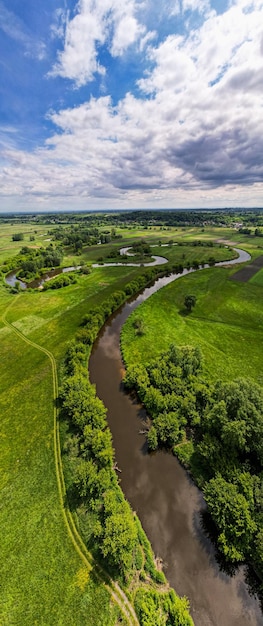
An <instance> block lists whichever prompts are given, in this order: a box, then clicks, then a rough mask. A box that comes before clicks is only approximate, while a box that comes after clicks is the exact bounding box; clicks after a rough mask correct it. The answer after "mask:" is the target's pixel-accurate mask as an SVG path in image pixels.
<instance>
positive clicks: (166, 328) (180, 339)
mask: <svg viewBox="0 0 263 626" xmlns="http://www.w3.org/2000/svg"><path fill="white" fill-rule="evenodd" d="M235 271H236V269H233V268H231V269H225V268H210V269H205V270H201V271H198V272H195V273H193V274H189V275H188V276H185V277H181V278H179V279H178V280H176V281H175V282H173V283H170V284H169V285H167V286H166V287H164V288H162V289H161V290H160V291H159V292H157V293H156V294H154V295H153V296H152V297H151V298H149V300H147V301H146V302H144V303H143V304H142V305H141V306H140V307H139V309H137V310H136V311H134V312H133V314H132V315H131V316H130V317H129V319H128V320H127V322H126V324H125V326H124V328H123V331H122V351H123V355H124V360H125V362H126V363H128V364H129V363H135V362H140V361H143V362H148V361H149V360H150V359H151V358H153V357H156V356H157V355H159V354H160V353H161V352H162V351H165V350H166V349H167V348H168V346H169V345H170V344H171V343H176V344H178V345H180V346H181V345H193V346H197V345H198V346H200V347H201V349H202V352H203V355H204V373H205V374H206V375H207V376H208V377H209V378H211V379H216V378H222V379H224V380H228V379H233V378H236V377H239V376H248V377H251V378H253V379H254V380H256V381H257V382H258V383H260V384H263V373H262V346H263V289H262V285H260V284H256V283H255V282H250V283H238V282H234V281H232V280H231V281H230V280H229V276H230V274H233V273H234V272H235ZM188 294H193V295H195V296H196V305H195V307H194V308H193V309H192V312H191V313H190V314H189V313H187V311H186V309H185V306H184V298H185V296H186V295H188ZM136 318H140V320H142V326H143V334H142V335H138V334H137V333H136V328H135V325H134V320H135V319H136Z"/></svg>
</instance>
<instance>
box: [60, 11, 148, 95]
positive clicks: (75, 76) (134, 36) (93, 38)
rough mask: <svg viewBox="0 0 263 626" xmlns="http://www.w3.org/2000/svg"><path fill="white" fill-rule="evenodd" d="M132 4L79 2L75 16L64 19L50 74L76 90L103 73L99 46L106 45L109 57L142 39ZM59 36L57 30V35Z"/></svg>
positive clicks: (121, 52)
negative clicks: (61, 44)
mask: <svg viewBox="0 0 263 626" xmlns="http://www.w3.org/2000/svg"><path fill="white" fill-rule="evenodd" d="M139 8H140V3H138V2H136V0H79V2H78V4H77V8H76V11H77V12H76V15H74V17H73V18H72V19H70V18H69V16H68V19H67V22H66V27H65V42H64V48H63V50H62V51H61V52H59V54H58V61H57V63H56V64H55V65H54V67H53V70H52V72H51V74H52V75H53V76H62V77H64V78H69V79H71V80H73V81H74V82H75V84H76V85H77V86H78V87H80V86H82V85H84V84H85V83H87V82H89V81H91V80H93V78H94V74H95V73H96V72H100V73H104V71H105V70H104V68H103V67H102V66H101V65H100V63H99V61H98V55H99V46H102V45H104V44H105V45H106V46H107V49H108V50H109V52H110V53H111V55H112V56H113V57H117V56H120V55H122V54H123V53H124V52H125V50H127V48H128V47H129V46H131V45H132V44H134V43H135V42H136V41H137V40H139V39H140V37H142V36H144V35H145V26H143V25H142V24H140V23H139V21H138V19H137V17H136V13H137V11H138V10H139ZM59 32H61V29H60V31H59Z"/></svg>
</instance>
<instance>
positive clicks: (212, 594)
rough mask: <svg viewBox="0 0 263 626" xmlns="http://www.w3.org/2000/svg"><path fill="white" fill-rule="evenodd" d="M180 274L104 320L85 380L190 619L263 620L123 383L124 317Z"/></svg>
mask: <svg viewBox="0 0 263 626" xmlns="http://www.w3.org/2000/svg"><path fill="white" fill-rule="evenodd" d="M245 254H246V253H245ZM243 260H248V256H247V257H244V256H243V255H242V256H241V257H240V258H239V259H238V260H235V262H241V261H243ZM226 264H227V263H222V265H226ZM231 264H233V262H232V263H231ZM186 273H187V271H185V272H184V274H186ZM179 277H180V275H179V276H170V277H166V278H162V279H159V280H157V281H156V283H155V284H154V285H153V286H152V287H149V288H146V289H145V290H144V291H143V293H142V294H140V295H139V296H138V297H137V298H136V299H135V300H134V301H133V302H130V303H127V304H125V305H124V306H123V307H122V308H121V309H120V310H119V311H118V312H117V313H116V314H115V315H114V316H113V317H112V318H111V319H110V320H109V321H108V323H106V325H105V327H104V328H103V329H102V331H101V333H100V336H99V337H98V339H97V341H96V343H95V344H94V347H93V351H92V354H91V358H90V362H89V371H90V379H91V382H93V383H95V384H96V387H97V393H98V396H99V397H100V398H101V399H102V400H103V402H104V404H105V406H106V407H107V409H108V423H109V426H110V429H111V432H112V436H113V445H114V448H115V455H116V461H117V465H118V468H120V470H121V473H120V474H119V477H120V479H121V486H122V489H123V491H124V494H125V496H126V498H127V499H128V500H129V502H130V504H131V506H132V508H133V510H135V511H136V512H137V514H138V516H139V518H140V520H141V523H142V525H143V528H144V530H145V531H146V533H147V535H148V537H149V539H150V541H151V544H152V547H153V550H154V552H155V555H156V556H158V557H160V558H161V559H162V560H163V563H164V572H165V574H166V577H167V579H168V581H169V582H170V584H171V586H172V587H174V589H175V590H176V591H177V593H179V594H180V595H186V596H187V597H188V598H189V600H190V607H191V615H192V617H193V619H194V622H195V625H196V626H263V615H262V612H261V609H260V605H259V602H258V600H257V598H256V597H255V596H253V595H251V594H250V590H249V589H250V588H249V586H248V584H247V582H246V569H245V567H239V568H238V570H236V572H235V574H234V575H232V576H230V575H229V574H227V573H225V572H224V571H223V570H221V569H220V566H219V564H218V562H217V560H216V558H215V550H214V546H213V544H212V542H211V541H210V539H209V538H208V536H207V534H206V533H205V531H204V529H203V524H202V519H203V518H202V511H203V510H204V508H205V505H204V501H203V497H202V493H201V492H200V491H199V490H198V489H197V487H196V486H195V485H194V484H193V482H192V481H191V479H190V478H189V476H188V474H187V472H186V471H185V470H184V469H183V468H182V467H181V466H180V464H179V463H178V461H177V460H176V458H175V457H173V456H172V455H171V454H169V453H167V452H163V451H161V452H160V451H159V452H157V453H154V454H148V453H147V444H146V441H145V437H144V435H142V434H140V433H139V431H140V429H143V425H144V423H145V419H146V414H145V411H144V409H143V408H142V406H141V405H140V404H139V403H138V402H137V400H136V398H133V397H131V396H130V395H128V394H126V393H125V392H124V390H123V387H122V383H121V379H122V373H123V363H122V359H121V354H120V347H119V339H120V330H121V327H122V325H123V323H124V322H125V320H126V319H127V317H128V315H129V314H130V313H131V311H132V310H133V309H135V308H136V307H137V306H138V305H139V304H140V303H141V302H143V301H144V300H145V299H146V298H148V297H149V296H150V295H151V294H152V293H154V292H155V291H157V290H158V289H160V288H161V287H162V286H164V285H166V284H168V283H169V282H171V281H172V280H175V279H176V278H179Z"/></svg>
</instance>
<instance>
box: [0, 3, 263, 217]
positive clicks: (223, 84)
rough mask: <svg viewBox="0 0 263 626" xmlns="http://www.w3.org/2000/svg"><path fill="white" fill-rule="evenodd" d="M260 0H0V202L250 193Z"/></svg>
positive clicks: (259, 130) (259, 175)
mask: <svg viewBox="0 0 263 626" xmlns="http://www.w3.org/2000/svg"><path fill="white" fill-rule="evenodd" d="M262 18H263V0H262V1H261V0H230V1H229V2H226V1H225V0H159V1H158V2H156V0H79V2H75V1H74V0H61V2H60V1H59V0H52V2H51V0H45V2H44V1H42V2H41V1H40V2H36V1H35V0H27V2H21V0H8V1H7V0H0V54H1V56H0V72H1V78H0V211H1V212H6V211H26V210H30V211H38V210H39V211H52V210H59V209H60V210H63V209H65V210H78V209H81V210H84V209H89V210H90V209H116V208H124V209H129V208H160V207H162V208H165V207H167V208H191V207H193V208H195V207H205V208H206V207H207V208H209V207H225V206H241V207H247V206H263V193H262V192H263V28H262V23H263V19H262Z"/></svg>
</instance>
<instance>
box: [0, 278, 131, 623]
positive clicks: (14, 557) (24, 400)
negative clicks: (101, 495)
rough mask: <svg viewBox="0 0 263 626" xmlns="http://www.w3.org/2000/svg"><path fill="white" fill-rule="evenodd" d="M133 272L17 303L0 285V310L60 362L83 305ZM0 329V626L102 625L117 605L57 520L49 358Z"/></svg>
mask: <svg viewBox="0 0 263 626" xmlns="http://www.w3.org/2000/svg"><path fill="white" fill-rule="evenodd" d="M137 271H138V270H137ZM134 273H135V270H131V268H130V269H128V268H109V269H108V270H106V268H105V269H104V270H103V271H102V270H100V269H98V270H94V271H93V272H92V273H91V274H90V275H88V276H85V277H82V278H80V280H79V282H78V284H76V285H72V286H70V287H68V288H66V289H61V290H59V291H56V292H52V291H47V292H40V293H37V292H31V293H22V294H21V295H20V296H19V297H18V299H16V296H11V295H10V294H8V292H7V290H6V289H5V288H4V287H1V286H0V313H1V316H3V314H4V312H5V310H6V309H7V307H8V305H9V304H10V303H12V305H11V308H10V309H9V311H8V312H7V316H6V317H7V320H8V321H9V322H12V323H13V324H14V326H15V328H17V329H18V330H20V331H21V332H22V333H23V334H24V335H25V337H27V338H30V340H33V341H35V342H36V343H38V344H39V345H40V346H45V348H48V349H49V350H50V351H51V352H52V353H54V355H55V357H56V360H57V363H58V365H59V363H60V360H61V358H62V357H63V356H64V354H65V351H66V345H67V343H68V341H69V340H70V339H71V338H72V336H73V335H74V333H75V331H76V329H77V327H78V325H79V323H80V321H81V319H82V317H83V315H84V314H85V312H87V310H88V308H89V307H90V306H93V305H94V304H95V303H98V302H99V301H100V300H102V299H104V298H107V295H108V294H110V293H111V292H112V289H113V286H114V285H115V286H116V288H117V287H118V288H120V286H121V285H122V284H123V283H124V282H126V280H127V279H129V277H132V276H133V275H134ZM0 334H1V359H2V360H1V363H2V367H1V372H0V389H1V394H0V406H1V439H0V448H1V449H0V468H1V507H0V525H1V531H2V540H1V550H0V552H1V558H0V561H1V592H0V596H1V597H0V607H1V608H0V624H1V626H21V624H22V623H23V625H25V626H32V624H37V625H43V626H51V625H52V626H53V625H54V626H57V625H58V624H61V625H62V624H63V625H64V624H67V626H68V625H69V626H70V625H72V626H73V625H74V626H82V625H83V626H86V625H88V626H93V625H98V626H102V625H103V626H111V625H113V624H115V623H116V619H117V609H116V607H115V608H113V607H112V605H111V602H110V596H109V594H108V592H107V590H106V588H105V586H104V585H101V584H99V583H98V582H97V581H96V582H94V580H93V576H92V574H91V576H88V571H87V569H86V568H85V566H84V565H83V562H82V560H81V559H80V557H79V555H78V554H77V553H76V551H75V548H74V546H73V544H72V542H71V539H70V538H69V536H68V534H67V529H66V526H65V522H64V519H63V516H62V510H61V506H60V502H59V495H58V486H57V479H56V472H55V459H54V441H53V439H54V433H53V393H52V371H51V366H50V362H49V360H48V358H47V356H46V355H45V354H43V353H42V352H39V351H38V350H36V349H35V348H34V347H32V346H29V345H27V344H26V343H24V342H23V340H22V339H20V338H19V337H17V335H16V334H15V333H14V332H12V330H10V328H7V327H6V326H5V325H4V323H3V321H2V322H1V325H0ZM65 615H66V618H65ZM21 620H22V621H21Z"/></svg>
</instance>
